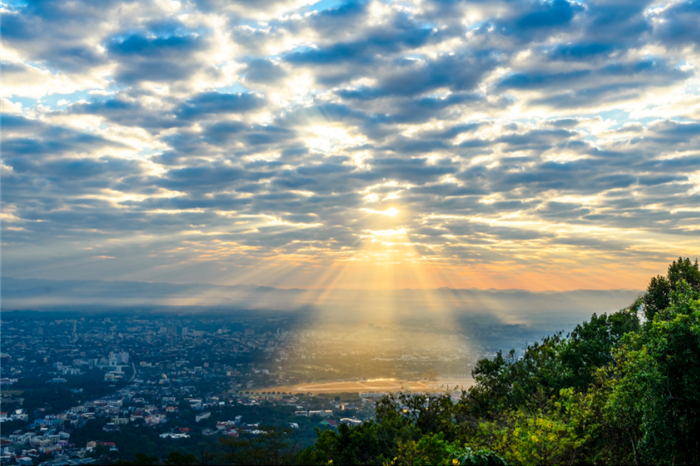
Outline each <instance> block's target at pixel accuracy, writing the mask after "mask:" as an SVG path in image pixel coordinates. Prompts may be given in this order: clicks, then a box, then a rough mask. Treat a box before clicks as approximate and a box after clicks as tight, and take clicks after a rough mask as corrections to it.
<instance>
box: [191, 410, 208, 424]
mask: <svg viewBox="0 0 700 466" xmlns="http://www.w3.org/2000/svg"><path fill="white" fill-rule="evenodd" d="M209 416H211V413H210V412H206V413H202V414H197V415H196V416H195V417H194V421H195V422H199V421H201V420H203V419H207V418H208V417H209Z"/></svg>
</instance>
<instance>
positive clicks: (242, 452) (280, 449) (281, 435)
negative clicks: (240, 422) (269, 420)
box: [219, 426, 297, 465]
mask: <svg viewBox="0 0 700 466" xmlns="http://www.w3.org/2000/svg"><path fill="white" fill-rule="evenodd" d="M219 442H220V445H221V447H222V449H223V450H224V458H225V459H226V461H228V462H229V463H231V464H251V465H256V464H270V465H282V464H294V462H295V454H296V450H297V442H296V439H295V438H294V430H293V429H291V428H286V427H265V426H260V427H259V428H258V429H256V430H254V431H249V432H247V431H239V436H238V437H226V438H222V439H220V440H219Z"/></svg>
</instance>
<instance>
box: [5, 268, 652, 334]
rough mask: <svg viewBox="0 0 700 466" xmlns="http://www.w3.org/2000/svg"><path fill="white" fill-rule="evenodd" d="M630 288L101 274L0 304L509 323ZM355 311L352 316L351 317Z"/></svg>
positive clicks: (620, 295)
mask: <svg viewBox="0 0 700 466" xmlns="http://www.w3.org/2000/svg"><path fill="white" fill-rule="evenodd" d="M640 294H641V291H637V290H575V291H565V292H539V293H538V292H531V291H526V290H494V289H489V290H479V289H474V288H471V289H451V288H439V289H432V290H415V289H403V290H391V291H373V290H302V289H281V288H272V287H263V286H255V285H234V286H219V285H209V284H175V283H147V282H129V281H102V280H44V279H17V278H11V277H4V278H2V292H1V296H2V308H3V310H13V309H18V310H19V309H34V310H50V309H59V308H66V306H81V307H83V306H97V307H101V308H109V307H133V306H167V307H171V306H172V307H180V308H185V307H231V308H237V309H249V310H286V311H293V310H299V309H310V308H313V309H316V310H317V311H319V312H322V313H324V314H325V315H333V316H336V317H337V318H346V319H351V318H354V317H357V316H359V315H362V316H363V318H371V319H373V320H375V321H381V319H382V317H383V316H391V317H393V318H396V317H398V316H401V317H402V318H411V317H415V316H421V317H430V316H431V315H435V316H437V315H440V314H450V315H457V314H458V315H468V314H480V315H483V314H496V315H498V316H499V318H501V319H505V320H506V321H512V322H517V323H526V322H532V321H533V320H538V321H540V322H545V321H547V320H548V319H554V320H556V321H561V320H567V321H568V320H578V319H580V318H582V317H583V318H586V317H588V316H590V314H591V313H593V312H598V313H601V312H610V311H615V310H618V309H621V308H623V307H626V306H628V305H629V304H631V303H632V302H633V301H634V300H635V299H636V298H637V297H638V296H639V295H640ZM358 318H359V317H358Z"/></svg>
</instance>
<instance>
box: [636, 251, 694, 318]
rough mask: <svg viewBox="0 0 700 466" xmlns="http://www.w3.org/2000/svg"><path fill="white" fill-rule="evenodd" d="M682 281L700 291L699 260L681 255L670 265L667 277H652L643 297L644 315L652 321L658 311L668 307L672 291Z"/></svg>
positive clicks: (692, 288)
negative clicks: (692, 260) (691, 259)
mask: <svg viewBox="0 0 700 466" xmlns="http://www.w3.org/2000/svg"><path fill="white" fill-rule="evenodd" d="M681 281H685V282H686V283H687V284H688V286H689V287H690V289H691V290H693V291H698V292H700V269H699V268H698V260H697V259H695V263H693V262H691V261H690V258H687V257H686V258H685V259H684V258H682V257H679V258H678V260H677V261H673V262H672V263H671V265H669V266H668V273H667V276H666V277H663V276H661V275H657V276H656V277H654V278H652V279H651V282H649V286H648V287H647V292H646V294H645V295H644V297H643V298H642V303H643V305H644V316H645V317H646V319H647V320H648V321H652V320H653V319H654V316H655V315H656V313H657V312H659V311H660V310H662V309H666V308H667V307H668V306H669V304H670V303H671V293H672V292H673V291H676V289H677V288H678V285H679V284H680V283H681Z"/></svg>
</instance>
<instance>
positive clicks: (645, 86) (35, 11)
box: [0, 0, 700, 291]
mask: <svg viewBox="0 0 700 466" xmlns="http://www.w3.org/2000/svg"><path fill="white" fill-rule="evenodd" d="M1 5H2V7H1V11H2V18H1V19H0V21H1V26H0V27H1V33H2V90H1V98H2V121H1V124H2V275H3V276H6V277H15V278H44V279H83V280H84V279H101V280H135V281H147V282H172V283H211V284H220V285H235V284H254V285H266V286H275V287H281V288H292V287H297V288H312V289H313V288H319V289H343V288H353V289H380V290H381V289H401V288H438V287H451V288H482V289H487V288H496V289H514V288H518V289H526V290H532V291H542V290H573V289H643V288H645V286H646V284H647V282H648V280H649V278H650V277H651V276H652V275H655V274H656V273H663V272H664V270H665V268H666V267H667V265H668V263H669V262H670V261H671V260H673V259H674V258H676V257H678V256H690V257H693V258H694V257H697V256H699V255H700V237H699V234H698V233H699V231H698V230H699V228H700V220H699V216H700V202H699V201H700V91H699V89H700V80H699V79H698V65H699V64H700V34H698V25H700V1H662V2H660V3H654V2H647V1H642V0H620V1H597V0H596V1H580V2H576V1H571V2H569V1H567V0H553V1H539V0H535V1H529V0H522V1H498V0H495V1H491V0H489V1H449V0H439V1H424V0H415V1H413V0H406V1H396V2H385V1H367V2H352V1H351V2H339V1H333V0H323V1H321V2H318V3H315V2H313V1H305V0H294V1H277V0H256V1H228V0H227V1H223V0H193V1H189V2H188V1H181V2H177V1H164V0H163V1H151V2H143V1H139V2H131V1H116V0H115V1H112V0H60V1H22V2H17V1H9V2H8V1H3V2H2V4H1Z"/></svg>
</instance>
